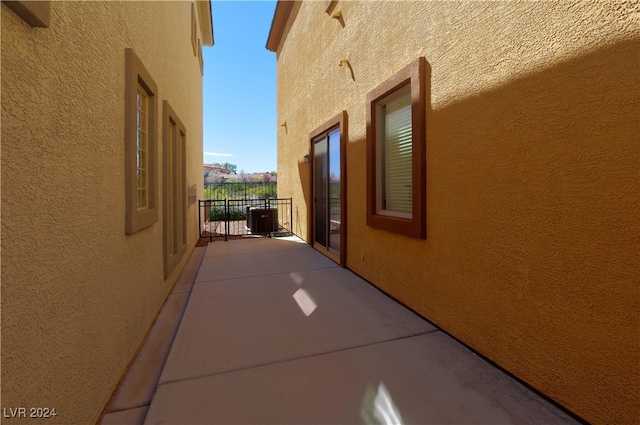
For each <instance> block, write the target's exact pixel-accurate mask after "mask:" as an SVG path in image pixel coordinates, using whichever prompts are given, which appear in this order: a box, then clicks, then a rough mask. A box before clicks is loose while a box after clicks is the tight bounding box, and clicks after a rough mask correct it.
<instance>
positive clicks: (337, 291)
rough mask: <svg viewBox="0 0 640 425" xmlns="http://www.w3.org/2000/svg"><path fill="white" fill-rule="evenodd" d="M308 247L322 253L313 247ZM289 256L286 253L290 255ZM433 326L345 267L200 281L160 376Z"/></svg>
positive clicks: (211, 370) (233, 366)
mask: <svg viewBox="0 0 640 425" xmlns="http://www.w3.org/2000/svg"><path fill="white" fill-rule="evenodd" d="M307 251H308V252H307V254H311V256H312V257H313V256H318V257H320V259H322V258H324V257H323V256H322V255H321V254H319V253H317V252H315V251H313V250H312V249H311V248H308V250H307ZM280 255H282V252H280ZM290 255H291V253H290V252H287V254H286V256H287V258H290ZM294 268H295V267H294ZM256 270H257V269H256ZM249 272H250V271H246V273H247V274H249ZM436 329H437V328H435V327H434V326H433V325H431V324H429V323H428V322H427V321H425V320H424V319H422V318H421V317H419V316H417V315H416V314H415V313H413V312H411V311H410V310H408V309H406V308H404V307H403V306H401V305H400V304H398V303H396V302H394V301H392V300H391V299H389V298H388V297H387V296H386V295H384V294H383V293H381V292H380V291H378V290H377V289H375V288H374V287H372V286H371V285H369V284H367V283H366V282H364V281H363V280H362V279H360V278H359V277H358V276H356V275H355V274H354V273H352V272H351V271H349V270H347V269H343V268H340V267H331V268H324V269H320V270H312V271H300V272H290V273H280V274H271V275H264V276H255V277H245V278H239V279H227V280H219V281H208V282H200V283H196V285H195V286H194V289H193V292H192V295H191V299H190V301H189V306H188V309H187V311H186V312H185V315H184V317H183V320H182V324H181V326H180V329H179V330H178V333H177V335H176V338H175V340H174V343H173V347H172V349H171V353H170V355H169V358H168V359H167V362H166V365H165V368H164V371H163V373H162V376H161V378H160V381H159V382H160V383H166V382H171V381H178V380H183V379H189V378H194V377H200V376H206V375H210V374H216V373H221V372H225V371H230V370H237V369H243V368H247V367H253V366H257V365H262V364H269V363H273V362H278V361H283V360H287V359H294V358H299V357H306V356H310V355H316V354H320V353H326V352H331V351H335V350H344V349H348V348H353V347H358V346H363V345H368V344H374V343H377V342H382V341H388V340H392V339H397V338H404V337H407V336H413V335H417V334H421V333H425V332H431V331H435V330H436Z"/></svg>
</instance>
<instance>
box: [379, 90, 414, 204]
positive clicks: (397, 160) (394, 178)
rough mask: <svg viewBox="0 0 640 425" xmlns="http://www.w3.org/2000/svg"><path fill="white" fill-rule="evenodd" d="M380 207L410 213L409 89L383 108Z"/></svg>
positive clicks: (411, 143) (411, 197) (410, 133)
mask: <svg viewBox="0 0 640 425" xmlns="http://www.w3.org/2000/svg"><path fill="white" fill-rule="evenodd" d="M382 116H383V117H382V118H383V123H382V129H383V134H382V161H383V163H382V182H381V183H382V209H384V210H388V211H398V212H403V213H411V212H412V210H413V190H412V148H413V138H412V127H411V93H410V92H409V90H408V88H407V89H405V90H403V93H402V94H401V95H400V96H398V97H396V98H394V99H393V100H391V101H389V102H388V103H387V104H386V105H384V106H383V108H382Z"/></svg>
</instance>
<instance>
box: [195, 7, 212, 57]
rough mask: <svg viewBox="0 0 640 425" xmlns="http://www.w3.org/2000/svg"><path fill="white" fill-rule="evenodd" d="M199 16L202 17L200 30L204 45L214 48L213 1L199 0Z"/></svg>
mask: <svg viewBox="0 0 640 425" xmlns="http://www.w3.org/2000/svg"><path fill="white" fill-rule="evenodd" d="M197 5H198V15H199V17H200V29H201V31H202V44H203V45H204V46H209V47H211V46H213V17H212V15H211V1H210V0H199V1H198V2H197Z"/></svg>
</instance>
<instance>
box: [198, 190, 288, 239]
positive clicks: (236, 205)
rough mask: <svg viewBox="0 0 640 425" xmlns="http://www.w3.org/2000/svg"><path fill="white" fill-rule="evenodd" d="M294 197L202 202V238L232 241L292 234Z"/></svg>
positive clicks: (199, 213)
mask: <svg viewBox="0 0 640 425" xmlns="http://www.w3.org/2000/svg"><path fill="white" fill-rule="evenodd" d="M292 220H293V209H292V199H291V198H271V199H201V200H200V201H199V208H198V223H199V226H200V238H209V241H211V242H212V241H214V240H221V239H223V238H224V240H225V241H226V240H229V238H230V237H231V238H232V239H237V238H244V237H270V238H271V237H278V236H290V235H292V234H293V233H292V231H291V228H292V227H291V223H292Z"/></svg>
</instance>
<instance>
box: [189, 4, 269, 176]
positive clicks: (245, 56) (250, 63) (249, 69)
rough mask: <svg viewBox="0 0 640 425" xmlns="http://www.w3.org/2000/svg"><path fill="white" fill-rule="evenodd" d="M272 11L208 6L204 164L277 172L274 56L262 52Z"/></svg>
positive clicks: (264, 7) (258, 7) (266, 6)
mask: <svg viewBox="0 0 640 425" xmlns="http://www.w3.org/2000/svg"><path fill="white" fill-rule="evenodd" d="M275 5H276V3H275V1H212V2H211V6H212V14H213V37H214V46H213V47H207V48H203V52H202V53H203V57H204V63H205V65H204V66H205V69H204V82H203V84H204V162H205V163H207V164H211V163H215V162H219V163H221V164H222V163H225V162H230V163H232V164H236V166H237V167H238V173H239V172H240V171H241V170H242V171H245V172H246V173H252V172H262V171H276V132H277V127H276V70H275V63H276V56H275V53H272V52H270V51H268V50H267V49H266V48H265V45H266V44H267V37H268V35H269V28H270V27H271V19H272V18H273V12H274V10H275ZM212 154H213V155H212Z"/></svg>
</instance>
